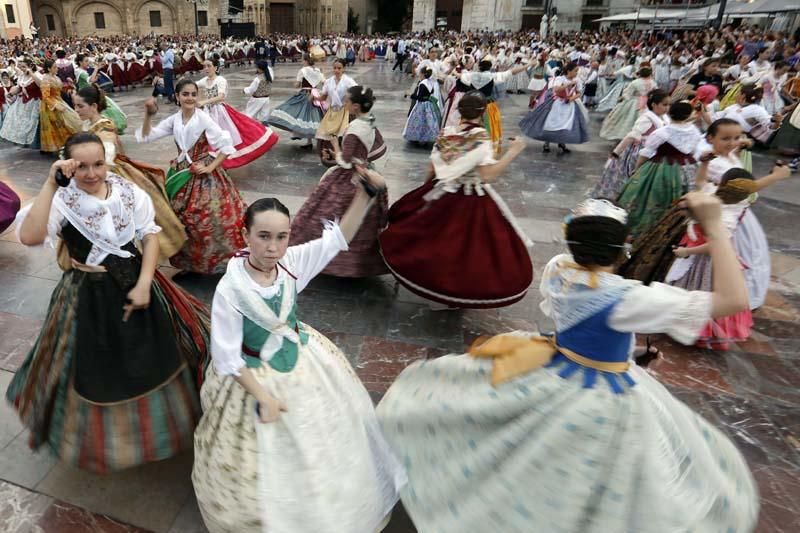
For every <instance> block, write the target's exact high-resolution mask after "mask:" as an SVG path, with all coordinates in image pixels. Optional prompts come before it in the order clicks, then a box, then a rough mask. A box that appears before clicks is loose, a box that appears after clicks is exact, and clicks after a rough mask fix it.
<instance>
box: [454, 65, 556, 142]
mask: <svg viewBox="0 0 800 533" xmlns="http://www.w3.org/2000/svg"><path fill="white" fill-rule="evenodd" d="M547 76H548V72H547V55H546V54H545V53H544V52H542V54H541V55H540V56H539V59H538V60H537V62H536V63H535V64H534V66H533V67H532V70H531V81H530V83H528V90H529V91H530V92H531V97H530V99H529V100H528V109H533V108H534V107H536V101H537V100H538V99H539V95H540V94H542V92H543V91H544V90H545V89H547ZM449 125H450V124H448V126H449Z"/></svg>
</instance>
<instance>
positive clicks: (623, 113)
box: [600, 63, 656, 141]
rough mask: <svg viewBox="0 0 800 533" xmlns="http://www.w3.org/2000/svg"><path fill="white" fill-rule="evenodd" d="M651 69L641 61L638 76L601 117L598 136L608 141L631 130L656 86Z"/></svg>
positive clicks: (616, 138) (644, 109) (619, 137)
mask: <svg viewBox="0 0 800 533" xmlns="http://www.w3.org/2000/svg"><path fill="white" fill-rule="evenodd" d="M652 74H653V71H652V70H651V69H650V66H649V65H648V64H647V63H643V64H642V67H641V68H640V69H639V72H637V73H636V75H637V76H638V77H637V78H636V79H635V80H633V81H632V82H631V83H630V85H628V86H627V87H625V90H623V91H622V100H621V101H620V102H619V103H618V104H617V105H616V106H614V109H612V110H611V113H609V114H608V115H606V118H605V119H603V125H602V127H601V128H600V137H602V138H603V139H606V140H609V141H616V140H618V139H622V138H623V137H625V135H627V134H628V132H630V131H631V129H632V128H633V125H634V124H635V123H636V119H637V118H639V116H641V114H642V113H644V112H645V111H646V110H647V95H648V94H650V91H652V90H653V89H655V88H656V82H655V81H654V80H653V77H652Z"/></svg>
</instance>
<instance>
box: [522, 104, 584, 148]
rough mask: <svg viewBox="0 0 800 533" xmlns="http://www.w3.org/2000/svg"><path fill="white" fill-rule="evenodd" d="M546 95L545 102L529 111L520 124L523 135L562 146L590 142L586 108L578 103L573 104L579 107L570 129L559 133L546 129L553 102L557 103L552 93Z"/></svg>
mask: <svg viewBox="0 0 800 533" xmlns="http://www.w3.org/2000/svg"><path fill="white" fill-rule="evenodd" d="M542 94H545V93H542ZM546 94H547V96H546V97H545V99H544V101H543V102H542V103H541V104H537V105H536V107H535V108H533V109H532V110H531V111H528V114H527V115H525V118H523V119H522V121H521V122H520V123H519V127H520V129H521V130H522V133H524V134H525V135H527V136H528V137H530V138H532V139H537V140H539V141H545V142H554V143H562V144H582V143H585V142H587V141H588V140H589V127H588V124H587V120H586V112H585V108H583V106H582V105H581V104H579V103H578V102H573V104H574V105H575V106H578V107H577V108H576V109H575V113H574V119H573V120H572V125H571V126H570V127H569V128H567V129H563V130H558V131H549V130H545V129H544V126H545V123H546V122H547V116H548V115H549V114H550V110H551V109H552V108H553V102H555V98H554V97H553V95H552V93H551V92H550V91H547V93H546Z"/></svg>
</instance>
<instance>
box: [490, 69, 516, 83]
mask: <svg viewBox="0 0 800 533" xmlns="http://www.w3.org/2000/svg"><path fill="white" fill-rule="evenodd" d="M513 75H514V73H513V72H511V69H508V70H504V71H503V72H495V73H494V82H495V83H507V82H508V80H510V79H511V76H513Z"/></svg>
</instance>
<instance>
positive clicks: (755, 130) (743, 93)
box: [717, 85, 782, 144]
mask: <svg viewBox="0 0 800 533" xmlns="http://www.w3.org/2000/svg"><path fill="white" fill-rule="evenodd" d="M763 94H764V91H763V89H761V87H757V86H755V85H745V86H744V87H742V89H741V90H740V91H739V94H737V95H736V103H735V104H734V105H732V106H729V107H727V108H726V109H725V110H724V111H722V112H720V113H719V114H718V115H717V118H730V119H733V120H735V121H736V122H738V123H739V125H740V126H741V127H742V131H743V132H744V133H746V134H747V135H748V136H750V137H751V138H753V139H754V140H756V141H758V142H760V143H762V144H767V143H768V142H769V140H770V138H771V137H772V135H773V133H775V130H776V129H777V128H778V127H779V126H780V124H781V118H782V117H781V115H779V114H775V115H772V116H770V114H769V113H767V110H766V109H764V107H763V106H762V105H761V104H759V102H760V101H761V98H762V96H763Z"/></svg>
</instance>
